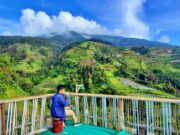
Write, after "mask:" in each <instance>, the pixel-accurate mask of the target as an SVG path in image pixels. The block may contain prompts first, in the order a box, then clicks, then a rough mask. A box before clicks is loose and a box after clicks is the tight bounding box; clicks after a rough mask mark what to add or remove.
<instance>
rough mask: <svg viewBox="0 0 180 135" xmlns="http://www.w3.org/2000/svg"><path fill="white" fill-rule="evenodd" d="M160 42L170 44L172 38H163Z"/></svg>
mask: <svg viewBox="0 0 180 135" xmlns="http://www.w3.org/2000/svg"><path fill="white" fill-rule="evenodd" d="M159 41H160V42H164V43H169V42H170V38H169V37H168V36H166V35H164V36H162V37H161V38H160V40H159Z"/></svg>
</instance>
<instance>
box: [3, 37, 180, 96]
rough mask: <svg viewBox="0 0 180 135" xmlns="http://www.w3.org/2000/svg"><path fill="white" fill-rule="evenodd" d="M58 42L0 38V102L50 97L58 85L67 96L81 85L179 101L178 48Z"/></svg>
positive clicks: (88, 89) (91, 90)
mask: <svg viewBox="0 0 180 135" xmlns="http://www.w3.org/2000/svg"><path fill="white" fill-rule="evenodd" d="M80 39H81V38H80ZM55 41H56V42H55ZM60 41H61V40H60ZM60 41H58V40H57V39H56V40H55V39H53V40H52V38H50V39H47V41H46V40H45V41H44V40H43V38H32V37H29V38H28V37H27V38H25V39H24V38H21V37H17V39H16V38H12V37H11V38H10V39H6V38H5V37H1V41H0V44H1V45H0V52H1V54H0V98H11V97H20V96H28V95H38V94H45V93H53V92H55V87H56V85H57V84H66V86H67V87H68V88H67V89H68V90H69V91H75V85H76V84H84V85H85V91H82V92H89V93H106V94H118V95H132V96H150V97H152V96H153V97H154V96H156V97H173V98H175V97H180V67H179V59H180V55H179V54H180V53H179V52H180V48H179V47H170V48H156V47H147V46H146V47H115V46H113V45H109V44H108V42H100V41H99V42H93V41H83V42H81V43H80V42H79V43H78V42H77V41H78V40H76V41H74V42H70V43H68V42H67V41H68V40H67V41H66V45H63V43H62V44H60ZM64 42H65V41H64Z"/></svg>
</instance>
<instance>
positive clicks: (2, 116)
mask: <svg viewBox="0 0 180 135" xmlns="http://www.w3.org/2000/svg"><path fill="white" fill-rule="evenodd" d="M0 114H1V124H2V125H1V126H2V127H1V130H2V135H5V134H6V127H5V118H4V117H5V115H4V103H0Z"/></svg>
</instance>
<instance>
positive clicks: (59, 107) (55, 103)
mask: <svg viewBox="0 0 180 135" xmlns="http://www.w3.org/2000/svg"><path fill="white" fill-rule="evenodd" d="M64 96H65V95H64ZM51 100H52V104H51V117H53V118H59V119H61V120H65V119H66V112H65V108H64V107H66V106H68V105H69V96H65V99H64V97H63V95H62V94H60V93H56V94H54V96H53V97H52V98H51Z"/></svg>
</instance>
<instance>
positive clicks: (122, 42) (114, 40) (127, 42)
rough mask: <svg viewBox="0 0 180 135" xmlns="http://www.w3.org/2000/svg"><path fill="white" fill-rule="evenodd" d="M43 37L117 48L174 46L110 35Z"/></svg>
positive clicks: (71, 32)
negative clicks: (89, 42) (93, 42)
mask: <svg viewBox="0 0 180 135" xmlns="http://www.w3.org/2000/svg"><path fill="white" fill-rule="evenodd" d="M43 37H46V38H50V39H52V40H56V41H57V42H58V41H60V42H62V41H65V42H68V41H70V42H71V43H72V42H79V41H85V40H93V41H101V42H107V43H110V44H112V45H115V46H149V47H172V46H174V45H171V44H168V43H162V42H157V41H149V40H146V39H137V38H125V37H120V36H109V35H89V34H84V33H77V32H74V31H69V32H65V33H62V34H56V33H51V34H49V35H44V36H43Z"/></svg>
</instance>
